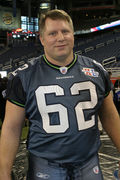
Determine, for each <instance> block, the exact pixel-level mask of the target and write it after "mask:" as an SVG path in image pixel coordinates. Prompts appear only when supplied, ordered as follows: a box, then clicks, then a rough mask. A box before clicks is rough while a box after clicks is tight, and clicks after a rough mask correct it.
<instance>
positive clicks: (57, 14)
mask: <svg viewBox="0 0 120 180" xmlns="http://www.w3.org/2000/svg"><path fill="white" fill-rule="evenodd" d="M47 18H50V19H52V20H57V19H61V20H65V21H67V22H68V23H69V25H70V26H71V28H72V30H73V31H74V27H73V22H72V19H71V17H70V16H69V15H68V14H67V13H66V12H65V11H64V10H59V9H53V10H49V11H47V12H46V13H45V14H41V16H40V21H39V27H40V28H39V31H40V35H42V34H43V31H44V28H45V21H46V19H47Z"/></svg>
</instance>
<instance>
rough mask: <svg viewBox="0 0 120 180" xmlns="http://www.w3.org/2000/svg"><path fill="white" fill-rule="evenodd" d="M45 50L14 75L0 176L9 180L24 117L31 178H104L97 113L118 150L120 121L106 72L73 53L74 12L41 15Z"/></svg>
mask: <svg viewBox="0 0 120 180" xmlns="http://www.w3.org/2000/svg"><path fill="white" fill-rule="evenodd" d="M40 40H41V43H42V45H43V46H44V52H45V54H44V55H43V56H41V57H38V58H37V59H36V60H35V61H34V64H33V65H30V64H25V65H24V66H23V67H22V68H19V69H18V70H16V71H14V72H13V73H12V76H13V77H11V80H10V81H9V84H8V89H7V96H6V98H7V99H8V101H7V105H6V115H5V120H4V123H3V128H2V134H1V141H0V180H3V179H4V180H10V174H11V169H12V165H13V162H14V159H15V155H16V153H17V149H18V146H19V139H20V135H21V128H22V124H23V121H24V119H25V115H26V116H27V117H28V119H29V122H30V128H29V136H28V143H27V148H28V151H29V170H28V175H27V180H44V179H48V180H65V179H67V180H81V179H82V180H103V176H102V173H101V170H100V167H99V160H98V150H99V146H100V138H99V130H98V125H97V122H98V119H97V117H98V114H99V116H100V118H101V122H102V125H103V127H104V129H105V130H106V132H107V133H108V135H109V136H110V137H111V139H112V140H113V142H114V144H115V146H116V147H117V149H118V150H119V151H120V119H119V115H118V113H117V111H116V108H115V106H114V104H113V100H112V97H111V94H110V90H111V83H110V80H109V76H108V73H107V72H106V71H105V70H104V69H103V67H102V66H101V65H100V64H98V63H97V62H95V61H93V60H92V59H90V58H87V57H82V56H77V55H75V54H73V46H74V31H73V24H72V20H71V18H70V16H69V15H68V14H67V13H66V12H64V11H62V10H51V11H48V12H47V13H46V14H45V15H43V16H42V17H41V19H40Z"/></svg>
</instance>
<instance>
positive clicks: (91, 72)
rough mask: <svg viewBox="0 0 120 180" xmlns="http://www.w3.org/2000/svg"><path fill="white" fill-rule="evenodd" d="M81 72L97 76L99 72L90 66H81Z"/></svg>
mask: <svg viewBox="0 0 120 180" xmlns="http://www.w3.org/2000/svg"><path fill="white" fill-rule="evenodd" d="M82 72H84V74H85V75H87V76H93V77H98V75H99V73H98V72H97V71H95V70H94V69H92V68H83V69H82Z"/></svg>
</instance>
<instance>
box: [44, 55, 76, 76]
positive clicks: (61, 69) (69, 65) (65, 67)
mask: <svg viewBox="0 0 120 180" xmlns="http://www.w3.org/2000/svg"><path fill="white" fill-rule="evenodd" d="M43 59H44V61H45V62H46V63H47V64H48V65H49V66H50V67H52V68H54V69H57V70H59V71H60V72H61V73H62V74H66V73H67V71H68V69H70V68H71V67H72V66H73V65H74V64H75V62H76V61H77V54H74V59H73V61H72V62H71V63H70V64H68V65H67V66H57V65H55V64H52V63H51V62H49V61H48V60H47V58H46V56H45V55H43Z"/></svg>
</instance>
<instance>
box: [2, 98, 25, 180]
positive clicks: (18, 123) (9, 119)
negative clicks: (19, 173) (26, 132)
mask: <svg viewBox="0 0 120 180" xmlns="http://www.w3.org/2000/svg"><path fill="white" fill-rule="evenodd" d="M24 119H25V110H24V108H22V107H19V106H17V105H15V104H12V103H11V102H9V101H7V103H6V113H5V119H4V123H3V125H2V131H1V137H0V180H3V179H4V180H11V170H12V166H13V162H14V160H15V157H16V153H17V150H18V147H19V142H20V136H21V131H22V126H23V122H24Z"/></svg>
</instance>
